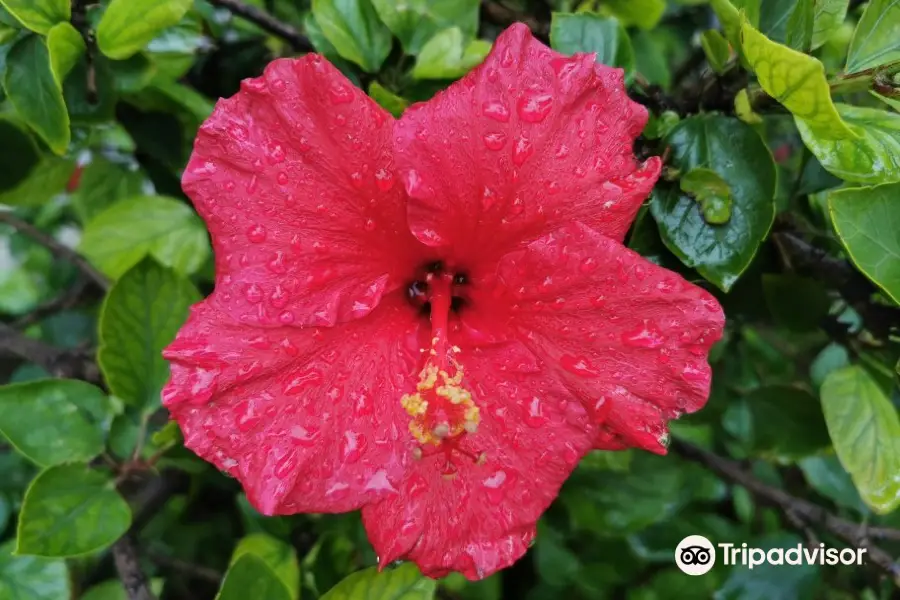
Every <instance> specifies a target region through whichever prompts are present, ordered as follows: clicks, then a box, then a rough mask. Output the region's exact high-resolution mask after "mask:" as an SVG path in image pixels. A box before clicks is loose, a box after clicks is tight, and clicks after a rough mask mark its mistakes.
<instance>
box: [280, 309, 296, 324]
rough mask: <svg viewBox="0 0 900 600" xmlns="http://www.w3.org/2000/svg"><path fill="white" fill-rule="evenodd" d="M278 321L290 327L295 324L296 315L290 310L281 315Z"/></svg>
mask: <svg viewBox="0 0 900 600" xmlns="http://www.w3.org/2000/svg"><path fill="white" fill-rule="evenodd" d="M278 320H279V321H281V322H282V323H284V324H285V325H290V324H291V323H293V322H294V313H292V312H291V311H289V310H286V311H284V312H283V313H281V314H280V315H278Z"/></svg>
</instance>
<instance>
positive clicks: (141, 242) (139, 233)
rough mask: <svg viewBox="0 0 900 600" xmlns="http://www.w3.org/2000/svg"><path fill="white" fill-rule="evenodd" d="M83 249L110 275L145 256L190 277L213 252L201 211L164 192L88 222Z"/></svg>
mask: <svg viewBox="0 0 900 600" xmlns="http://www.w3.org/2000/svg"><path fill="white" fill-rule="evenodd" d="M79 249H80V251H81V252H82V253H83V254H84V255H85V256H86V257H87V258H88V259H89V260H90V261H91V262H92V263H94V265H95V266H96V267H97V268H98V269H100V270H101V271H103V272H104V273H105V274H106V275H108V276H109V277H111V278H112V279H116V278H118V277H120V276H121V275H122V273H124V272H125V271H127V270H128V269H130V268H131V267H132V266H134V265H135V264H137V263H138V261H140V260H141V259H142V258H143V257H144V256H146V255H147V254H150V255H151V256H153V257H154V258H155V259H156V260H157V261H159V262H160V263H162V264H163V265H165V266H167V267H172V268H173V269H175V270H176V271H177V272H179V273H181V274H185V275H189V274H191V273H195V272H197V270H198V269H199V268H200V267H201V266H203V263H204V262H205V261H206V259H207V257H208V256H209V252H210V249H209V240H208V238H207V234H206V228H205V227H204V226H203V223H202V222H201V221H200V218H199V217H198V216H197V214H196V213H195V212H194V211H193V210H192V209H191V207H190V206H188V205H187V204H185V203H183V202H179V201H178V200H175V199H174V198H167V197H164V196H137V197H134V198H129V199H127V200H123V201H121V202H118V203H117V204H114V205H113V206H111V207H109V208H108V209H106V210H105V211H103V212H102V213H100V214H99V215H97V216H96V217H95V218H94V219H93V220H92V221H91V222H90V223H88V224H87V227H85V229H84V236H83V237H82V239H81V245H80V247H79Z"/></svg>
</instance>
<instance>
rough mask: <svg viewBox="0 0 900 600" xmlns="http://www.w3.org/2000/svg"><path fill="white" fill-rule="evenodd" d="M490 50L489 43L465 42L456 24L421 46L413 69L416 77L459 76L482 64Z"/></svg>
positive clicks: (413, 74)
mask: <svg viewBox="0 0 900 600" xmlns="http://www.w3.org/2000/svg"><path fill="white" fill-rule="evenodd" d="M490 50H491V44H490V42H486V41H484V40H475V41H473V42H470V43H469V44H465V40H464V38H463V33H462V31H460V30H459V28H457V27H451V28H450V29H445V30H443V31H441V32H440V33H438V34H436V35H435V36H434V37H433V38H431V39H430V40H428V42H427V43H426V44H425V45H424V46H423V47H422V51H421V52H420V53H419V56H418V57H417V58H416V64H415V66H414V67H413V70H412V76H413V77H414V78H415V79H457V78H459V77H462V76H463V75H465V74H466V73H467V72H468V71H469V69H471V68H472V67H474V66H475V65H477V64H479V63H481V61H483V60H484V57H485V56H487V53H488V52H490Z"/></svg>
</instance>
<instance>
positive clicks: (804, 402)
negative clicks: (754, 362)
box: [743, 385, 828, 459]
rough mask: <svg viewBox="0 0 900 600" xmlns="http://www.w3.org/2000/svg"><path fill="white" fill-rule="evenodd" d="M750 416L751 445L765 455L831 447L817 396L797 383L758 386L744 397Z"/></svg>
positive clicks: (797, 453)
mask: <svg viewBox="0 0 900 600" xmlns="http://www.w3.org/2000/svg"><path fill="white" fill-rule="evenodd" d="M743 402H744V403H746V407H747V410H748V411H749V414H750V416H751V423H752V426H751V432H750V435H749V439H748V440H747V441H748V442H749V444H748V445H749V447H750V449H752V451H753V452H754V453H757V454H762V455H764V456H775V457H779V458H787V459H796V458H802V457H805V456H809V455H811V454H814V453H815V452H818V451H819V450H822V449H824V448H827V447H828V430H827V429H826V428H825V421H824V420H823V418H822V409H821V407H820V406H819V402H818V401H817V399H816V397H815V396H813V395H812V394H810V393H809V392H807V391H804V390H802V389H799V388H795V387H788V386H781V385H773V386H766V387H761V388H758V389H756V390H754V391H752V392H751V393H750V394H748V395H747V396H745V397H744V398H743Z"/></svg>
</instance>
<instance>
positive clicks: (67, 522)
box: [16, 464, 131, 557]
mask: <svg viewBox="0 0 900 600" xmlns="http://www.w3.org/2000/svg"><path fill="white" fill-rule="evenodd" d="M130 526H131V509H130V508H129V507H128V503H127V502H125V500H124V499H123V498H122V496H120V495H119V492H117V491H116V486H115V481H114V480H113V478H112V476H111V475H107V474H105V473H102V472H100V471H96V470H93V469H91V468H90V467H88V466H87V465H84V464H74V465H60V466H56V467H50V468H49V469H47V470H46V471H43V472H42V473H41V474H40V475H38V476H37V477H36V478H35V480H34V481H33V482H32V483H31V485H30V486H29V487H28V491H27V492H25V501H24V502H23V504H22V513H21V515H20V516H19V530H18V536H17V538H16V540H17V544H16V553H17V554H29V555H34V556H47V557H66V556H79V555H82V554H88V553H91V552H96V551H97V550H101V549H103V548H106V547H107V546H109V545H110V544H112V543H113V542H115V541H116V540H117V539H119V538H120V537H121V536H122V534H124V533H125V532H126V531H128V528H129V527H130Z"/></svg>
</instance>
